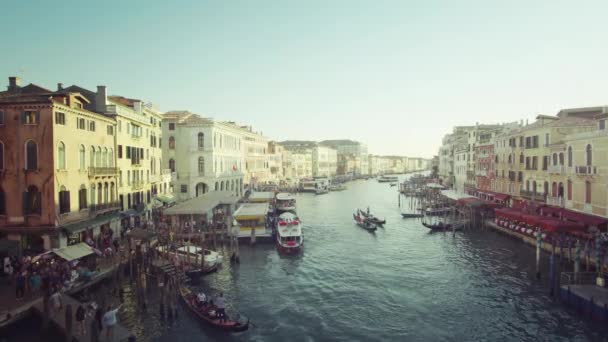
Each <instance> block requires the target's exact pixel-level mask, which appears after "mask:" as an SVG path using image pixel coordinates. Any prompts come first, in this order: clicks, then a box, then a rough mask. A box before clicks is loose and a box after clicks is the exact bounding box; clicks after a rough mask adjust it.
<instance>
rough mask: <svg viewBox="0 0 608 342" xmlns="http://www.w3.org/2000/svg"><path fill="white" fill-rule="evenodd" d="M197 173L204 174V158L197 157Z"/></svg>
mask: <svg viewBox="0 0 608 342" xmlns="http://www.w3.org/2000/svg"><path fill="white" fill-rule="evenodd" d="M198 174H199V175H203V176H204V175H205V158H203V157H198Z"/></svg>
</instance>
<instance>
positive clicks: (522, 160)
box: [519, 153, 524, 164]
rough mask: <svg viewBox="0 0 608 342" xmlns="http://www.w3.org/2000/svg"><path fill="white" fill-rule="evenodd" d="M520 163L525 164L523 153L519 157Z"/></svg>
mask: <svg viewBox="0 0 608 342" xmlns="http://www.w3.org/2000/svg"><path fill="white" fill-rule="evenodd" d="M519 163H520V164H523V163H524V154H523V153H521V154H520V155H519Z"/></svg>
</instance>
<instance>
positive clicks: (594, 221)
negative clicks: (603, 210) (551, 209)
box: [562, 209, 608, 227]
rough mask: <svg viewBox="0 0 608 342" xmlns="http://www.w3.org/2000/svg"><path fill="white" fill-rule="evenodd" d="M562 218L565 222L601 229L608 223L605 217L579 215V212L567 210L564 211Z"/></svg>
mask: <svg viewBox="0 0 608 342" xmlns="http://www.w3.org/2000/svg"><path fill="white" fill-rule="evenodd" d="M562 218H563V219H565V220H570V221H574V222H580V223H583V224H585V225H589V226H596V227H600V226H602V225H605V224H606V223H608V219H605V218H603V217H599V216H595V215H589V214H584V213H579V212H576V211H572V210H567V209H565V210H563V211H562Z"/></svg>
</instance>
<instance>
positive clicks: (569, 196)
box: [566, 180, 572, 201]
mask: <svg viewBox="0 0 608 342" xmlns="http://www.w3.org/2000/svg"><path fill="white" fill-rule="evenodd" d="M566 186H567V187H568V189H567V191H568V201H572V181H571V180H568V185H566Z"/></svg>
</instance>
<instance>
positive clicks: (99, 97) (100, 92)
mask: <svg viewBox="0 0 608 342" xmlns="http://www.w3.org/2000/svg"><path fill="white" fill-rule="evenodd" d="M107 102H108V93H107V90H106V86H104V85H100V86H97V93H96V94H95V111H96V112H98V113H105V112H106V104H107Z"/></svg>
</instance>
